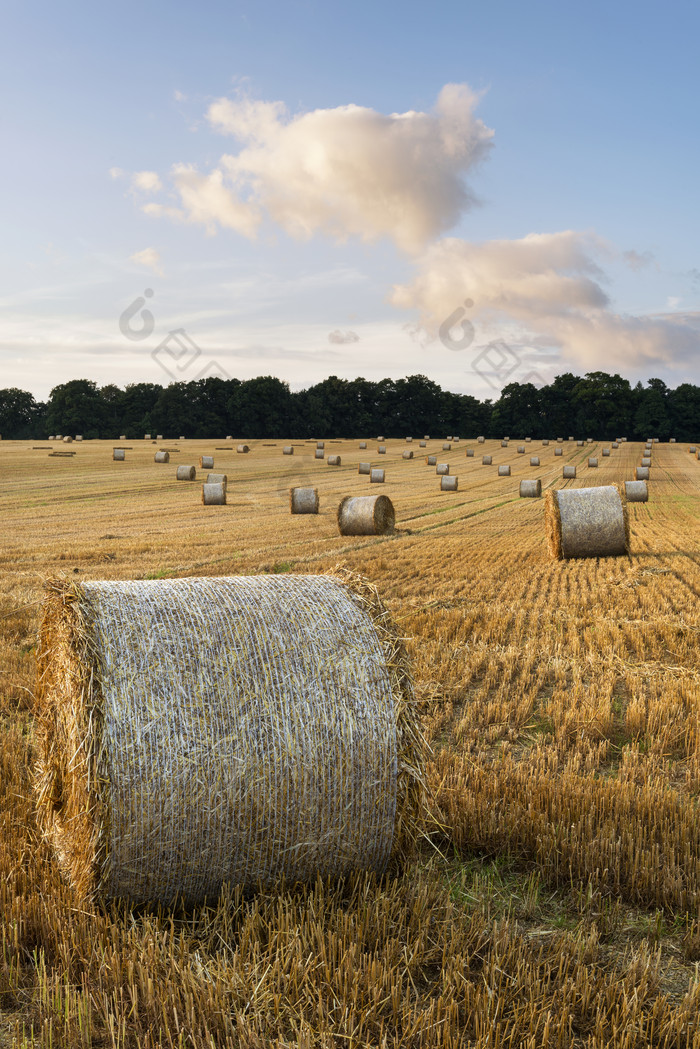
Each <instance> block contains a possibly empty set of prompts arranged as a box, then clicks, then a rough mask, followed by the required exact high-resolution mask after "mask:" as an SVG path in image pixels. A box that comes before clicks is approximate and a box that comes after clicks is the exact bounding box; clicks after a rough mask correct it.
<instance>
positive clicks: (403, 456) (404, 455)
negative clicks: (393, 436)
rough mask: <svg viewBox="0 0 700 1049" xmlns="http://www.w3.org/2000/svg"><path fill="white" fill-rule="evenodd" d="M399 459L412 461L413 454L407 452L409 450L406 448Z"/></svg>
mask: <svg viewBox="0 0 700 1049" xmlns="http://www.w3.org/2000/svg"><path fill="white" fill-rule="evenodd" d="M401 458H402V459H412V458H413V452H409V450H408V448H407V449H406V451H405V452H404V453H403V455H402V456H401Z"/></svg>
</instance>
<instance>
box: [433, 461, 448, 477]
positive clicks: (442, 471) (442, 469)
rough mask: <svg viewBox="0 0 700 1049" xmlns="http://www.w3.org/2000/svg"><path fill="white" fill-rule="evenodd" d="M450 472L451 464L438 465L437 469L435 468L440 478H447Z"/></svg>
mask: <svg viewBox="0 0 700 1049" xmlns="http://www.w3.org/2000/svg"><path fill="white" fill-rule="evenodd" d="M449 472H450V464H449V463H438V464H437V465H436V467H435V473H436V474H438V476H440V477H443V476H445V475H446V474H448V473H449Z"/></svg>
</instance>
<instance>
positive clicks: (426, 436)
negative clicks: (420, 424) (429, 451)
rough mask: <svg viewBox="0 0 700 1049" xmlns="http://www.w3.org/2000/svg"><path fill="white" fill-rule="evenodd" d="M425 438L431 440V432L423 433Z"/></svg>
mask: <svg viewBox="0 0 700 1049" xmlns="http://www.w3.org/2000/svg"><path fill="white" fill-rule="evenodd" d="M423 440H424V441H429V440H430V434H429V433H424V434H423Z"/></svg>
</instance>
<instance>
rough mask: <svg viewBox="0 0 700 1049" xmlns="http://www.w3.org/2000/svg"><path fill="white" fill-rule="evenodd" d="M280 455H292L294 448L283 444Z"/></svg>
mask: <svg viewBox="0 0 700 1049" xmlns="http://www.w3.org/2000/svg"><path fill="white" fill-rule="evenodd" d="M282 455H294V447H293V446H292V445H291V444H285V446H284V447H283V449H282Z"/></svg>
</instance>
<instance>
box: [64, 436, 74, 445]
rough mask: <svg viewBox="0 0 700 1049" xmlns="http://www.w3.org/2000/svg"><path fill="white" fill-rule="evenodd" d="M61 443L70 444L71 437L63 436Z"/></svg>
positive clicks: (71, 441)
mask: <svg viewBox="0 0 700 1049" xmlns="http://www.w3.org/2000/svg"><path fill="white" fill-rule="evenodd" d="M63 443H64V444H72V443H73V438H72V437H64V438H63Z"/></svg>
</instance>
